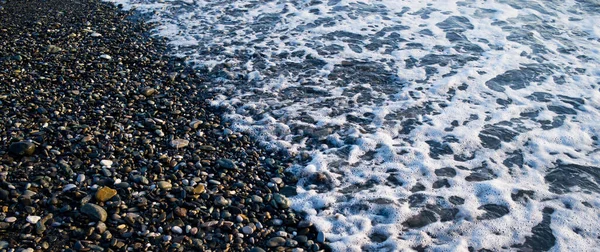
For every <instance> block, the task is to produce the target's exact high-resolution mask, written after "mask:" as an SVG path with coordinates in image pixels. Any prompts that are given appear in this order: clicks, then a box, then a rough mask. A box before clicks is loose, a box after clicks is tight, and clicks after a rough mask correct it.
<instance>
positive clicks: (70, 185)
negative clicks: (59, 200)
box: [62, 184, 77, 192]
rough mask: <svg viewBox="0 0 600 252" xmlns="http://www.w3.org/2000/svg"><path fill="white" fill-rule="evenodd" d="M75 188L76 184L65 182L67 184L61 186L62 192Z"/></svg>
mask: <svg viewBox="0 0 600 252" xmlns="http://www.w3.org/2000/svg"><path fill="white" fill-rule="evenodd" d="M75 188H77V186H76V185H74V184H67V185H66V186H65V187H64V188H63V190H62V191H63V192H67V191H70V190H72V189H75Z"/></svg>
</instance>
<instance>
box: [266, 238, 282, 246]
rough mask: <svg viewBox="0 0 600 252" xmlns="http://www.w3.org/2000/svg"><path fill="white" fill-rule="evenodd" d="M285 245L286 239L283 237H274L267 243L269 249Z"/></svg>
mask: <svg viewBox="0 0 600 252" xmlns="http://www.w3.org/2000/svg"><path fill="white" fill-rule="evenodd" d="M283 245H285V238H283V237H273V238H271V239H269V241H267V246H268V247H271V248H272V247H279V246H283Z"/></svg>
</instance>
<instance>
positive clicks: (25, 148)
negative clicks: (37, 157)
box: [8, 141, 35, 156]
mask: <svg viewBox="0 0 600 252" xmlns="http://www.w3.org/2000/svg"><path fill="white" fill-rule="evenodd" d="M8 152H10V153H11V154H14V155H17V156H31V155H33V153H34V152H35V144H33V143H31V142H27V141H21V142H16V143H12V144H10V146H9V147H8Z"/></svg>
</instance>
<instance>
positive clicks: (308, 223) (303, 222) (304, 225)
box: [298, 220, 313, 228]
mask: <svg viewBox="0 0 600 252" xmlns="http://www.w3.org/2000/svg"><path fill="white" fill-rule="evenodd" d="M312 225H313V223H312V222H311V221H308V220H301V221H300V222H299V223H298V228H307V227H311V226H312Z"/></svg>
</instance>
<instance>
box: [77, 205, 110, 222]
mask: <svg viewBox="0 0 600 252" xmlns="http://www.w3.org/2000/svg"><path fill="white" fill-rule="evenodd" d="M80 211H81V212H82V213H84V214H86V215H87V216H89V217H90V218H92V219H94V220H95V221H102V222H105V221H106V217H108V214H107V213H106V210H104V208H102V207H101V206H98V205H96V204H92V203H87V204H85V205H83V206H82V207H81V209H80Z"/></svg>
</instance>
